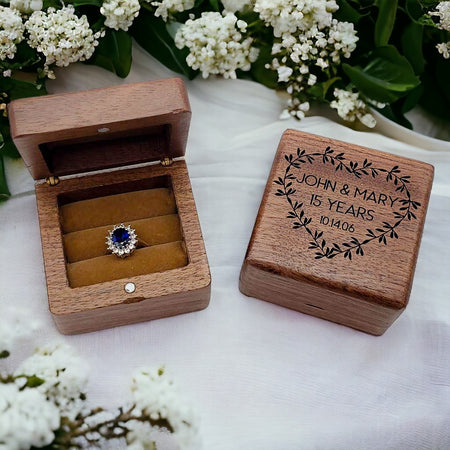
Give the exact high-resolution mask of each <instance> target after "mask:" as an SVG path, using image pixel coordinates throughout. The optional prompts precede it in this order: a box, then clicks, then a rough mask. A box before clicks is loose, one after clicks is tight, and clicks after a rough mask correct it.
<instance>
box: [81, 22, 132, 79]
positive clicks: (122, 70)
mask: <svg viewBox="0 0 450 450" xmlns="http://www.w3.org/2000/svg"><path fill="white" fill-rule="evenodd" d="M131 44H132V41H131V36H130V35H129V34H128V33H126V32H125V31H123V30H118V31H117V30H112V29H108V30H107V31H106V34H105V36H104V37H103V38H102V39H101V40H100V43H99V44H98V46H97V48H96V49H95V53H94V55H93V56H92V58H91V59H90V60H89V64H95V65H97V66H100V67H103V68H104V69H106V70H109V71H111V72H112V73H115V74H117V75H118V76H119V77H121V78H125V77H126V76H127V75H128V74H129V73H130V68H131V61H132V55H131Z"/></svg>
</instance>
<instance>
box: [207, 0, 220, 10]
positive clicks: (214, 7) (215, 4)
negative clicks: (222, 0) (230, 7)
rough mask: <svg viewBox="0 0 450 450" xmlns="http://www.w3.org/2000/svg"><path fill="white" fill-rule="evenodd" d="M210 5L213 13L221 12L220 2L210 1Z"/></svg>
mask: <svg viewBox="0 0 450 450" xmlns="http://www.w3.org/2000/svg"><path fill="white" fill-rule="evenodd" d="M209 4H210V5H211V8H212V10H213V11H220V6H219V0H209Z"/></svg>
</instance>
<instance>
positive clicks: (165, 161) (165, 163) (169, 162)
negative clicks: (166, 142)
mask: <svg viewBox="0 0 450 450" xmlns="http://www.w3.org/2000/svg"><path fill="white" fill-rule="evenodd" d="M172 163H173V159H172V158H169V157H168V156H166V157H165V158H163V159H162V160H161V165H162V166H164V167H167V166H171V165H172Z"/></svg>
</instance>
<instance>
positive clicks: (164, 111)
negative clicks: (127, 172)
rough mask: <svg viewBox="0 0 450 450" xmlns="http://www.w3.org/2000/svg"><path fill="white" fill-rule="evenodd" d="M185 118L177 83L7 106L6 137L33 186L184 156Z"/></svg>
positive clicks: (183, 93) (187, 110) (184, 102)
mask: <svg viewBox="0 0 450 450" xmlns="http://www.w3.org/2000/svg"><path fill="white" fill-rule="evenodd" d="M190 117H191V111H190V106H189V100H188V98H187V93H186V89H185V86H184V83H183V81H182V80H181V79H178V78H172V79H166V80H158V81H148V82H142V83H134V84H127V85H122V86H114V87H110V88H102V89H92V90H88V91H82V92H75V93H68V94H57V95H49V96H43V97H34V98H25V99H19V100H15V101H13V102H11V103H10V105H9V119H10V124H11V136H12V138H13V139H14V142H15V143H16V146H17V148H18V150H19V152H20V154H21V155H22V157H23V160H24V162H25V164H26V165H27V167H28V168H29V170H30V172H31V174H32V175H33V177H34V178H35V179H36V180H37V179H41V178H46V177H48V176H50V175H53V174H54V175H67V174H71V173H81V172H85V171H88V170H98V169H104V168H107V167H118V166H121V165H127V164H136V163H139V162H144V161H153V160H160V159H162V158H163V157H166V156H171V157H173V158H174V157H179V156H183V155H184V154H185V150H186V142H187V137H188V130H189V124H190ZM102 129H108V131H107V132H106V133H102V132H99V130H102ZM124 138H128V139H124ZM105 140H106V141H105ZM93 142H96V145H93Z"/></svg>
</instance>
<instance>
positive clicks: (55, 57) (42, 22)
mask: <svg viewBox="0 0 450 450" xmlns="http://www.w3.org/2000/svg"><path fill="white" fill-rule="evenodd" d="M25 27H26V29H27V31H28V33H29V38H28V44H29V45H30V47H32V48H35V49H36V50H37V51H38V52H40V53H42V54H43V55H44V56H45V66H44V72H45V73H46V74H47V75H48V77H49V78H54V73H53V72H52V71H51V70H50V69H49V67H50V66H51V65H52V64H55V65H56V66H58V67H65V66H68V65H69V64H71V63H74V62H77V61H85V60H87V59H89V58H90V57H91V56H92V55H93V53H94V51H95V47H96V46H97V45H98V41H97V39H98V38H99V37H100V36H101V33H95V34H94V33H93V31H92V30H91V29H90V28H89V22H88V20H87V17H86V16H81V17H78V16H77V15H76V14H75V8H74V7H73V6H72V5H69V6H64V7H63V8H61V9H60V10H58V11H56V10H55V8H48V10H47V11H46V12H44V11H35V12H34V13H33V14H32V15H31V16H30V18H29V19H28V21H27V22H26V23H25Z"/></svg>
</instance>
